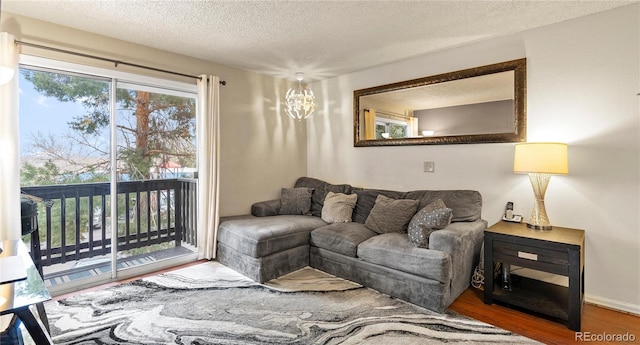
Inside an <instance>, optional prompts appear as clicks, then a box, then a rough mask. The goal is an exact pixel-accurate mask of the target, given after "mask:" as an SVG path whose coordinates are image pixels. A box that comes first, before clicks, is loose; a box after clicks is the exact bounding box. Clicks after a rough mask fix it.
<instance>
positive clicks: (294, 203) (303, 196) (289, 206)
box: [280, 187, 313, 214]
mask: <svg viewBox="0 0 640 345" xmlns="http://www.w3.org/2000/svg"><path fill="white" fill-rule="evenodd" d="M311 193H313V188H303V187H299V188H282V192H281V196H280V214H309V213H310V212H311Z"/></svg>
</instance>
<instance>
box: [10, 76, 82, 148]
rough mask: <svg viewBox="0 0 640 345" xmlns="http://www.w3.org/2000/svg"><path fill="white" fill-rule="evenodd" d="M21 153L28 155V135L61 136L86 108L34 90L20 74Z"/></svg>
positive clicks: (29, 142) (29, 141)
mask: <svg viewBox="0 0 640 345" xmlns="http://www.w3.org/2000/svg"><path fill="white" fill-rule="evenodd" d="M19 83H20V105H19V107H20V108H19V113H20V124H19V126H20V152H21V154H22V155H24V154H25V153H28V152H29V151H28V150H29V149H30V146H31V145H30V144H31V140H30V138H29V135H28V133H33V134H37V133H38V132H40V133H42V134H43V135H45V136H46V135H48V134H49V133H51V134H54V135H55V134H57V135H59V134H61V133H65V132H66V131H68V130H69V125H68V122H69V121H71V120H72V119H73V117H74V116H77V115H80V114H83V113H84V112H85V110H84V108H83V107H82V106H81V105H80V104H77V103H73V102H59V101H58V100H57V99H55V98H53V97H45V96H43V95H41V94H40V93H38V92H37V91H36V90H34V89H33V84H31V82H29V81H28V80H26V79H24V77H23V76H22V74H20V81H19Z"/></svg>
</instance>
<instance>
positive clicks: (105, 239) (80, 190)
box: [19, 67, 111, 287]
mask: <svg viewBox="0 0 640 345" xmlns="http://www.w3.org/2000/svg"><path fill="white" fill-rule="evenodd" d="M19 83H20V104H19V110H20V115H19V116H20V119H19V121H20V131H19V136H20V138H19V140H20V154H21V164H22V166H21V170H20V173H21V189H22V192H23V193H26V194H29V195H32V196H35V197H38V198H41V199H42V202H39V203H38V232H39V238H40V243H41V251H42V262H43V264H44V274H45V280H46V283H47V284H48V285H49V286H50V287H54V286H55V285H59V284H64V283H68V282H70V281H73V280H83V279H95V278H99V277H100V276H105V277H107V278H108V277H110V276H111V266H110V265H109V261H110V256H109V253H110V250H111V244H110V243H111V242H110V241H111V231H110V227H109V226H108V222H107V221H106V215H108V214H109V210H110V205H109V201H108V200H109V196H108V191H109V188H108V186H109V171H110V169H111V162H110V159H109V151H110V149H109V146H110V139H109V118H110V112H109V101H110V95H109V89H110V79H104V78H97V77H93V76H87V75H81V74H73V73H67V72H60V71H53V70H41V69H36V68H28V67H23V68H21V69H20V81H19ZM28 239H29V237H25V240H28Z"/></svg>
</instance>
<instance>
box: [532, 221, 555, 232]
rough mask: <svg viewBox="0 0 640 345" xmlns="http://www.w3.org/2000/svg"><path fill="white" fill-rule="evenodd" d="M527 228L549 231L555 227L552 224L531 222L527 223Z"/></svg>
mask: <svg viewBox="0 0 640 345" xmlns="http://www.w3.org/2000/svg"><path fill="white" fill-rule="evenodd" d="M527 228H529V229H531V230H538V231H548V230H551V229H553V227H552V226H551V225H536V224H529V223H527Z"/></svg>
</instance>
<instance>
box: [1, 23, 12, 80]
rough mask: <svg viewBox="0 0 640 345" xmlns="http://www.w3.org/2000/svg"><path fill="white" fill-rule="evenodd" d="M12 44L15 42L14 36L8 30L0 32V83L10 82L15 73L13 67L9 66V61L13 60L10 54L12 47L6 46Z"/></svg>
mask: <svg viewBox="0 0 640 345" xmlns="http://www.w3.org/2000/svg"><path fill="white" fill-rule="evenodd" d="M10 44H14V40H13V36H12V35H9V34H8V33H6V32H0V47H2V49H0V85H4V84H6V83H8V82H9V80H11V78H13V74H14V73H15V71H14V70H13V68H11V67H9V61H11V60H12V59H11V57H10V56H9V54H11V52H10V49H5V48H4V47H7V46H9V45H10Z"/></svg>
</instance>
